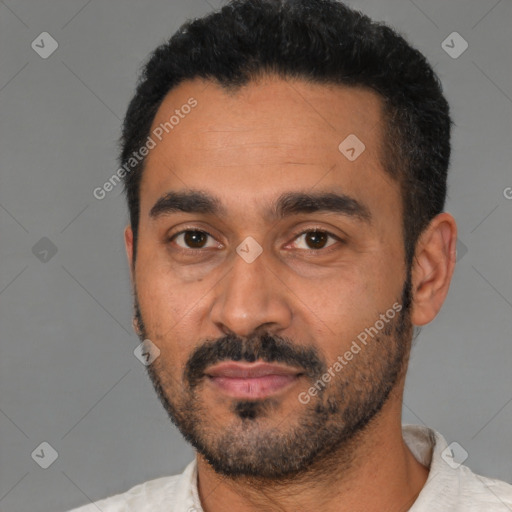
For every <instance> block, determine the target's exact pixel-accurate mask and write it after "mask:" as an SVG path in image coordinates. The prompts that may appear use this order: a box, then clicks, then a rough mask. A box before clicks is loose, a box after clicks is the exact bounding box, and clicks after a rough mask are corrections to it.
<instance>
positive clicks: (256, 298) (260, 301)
mask: <svg viewBox="0 0 512 512" xmlns="http://www.w3.org/2000/svg"><path fill="white" fill-rule="evenodd" d="M251 243H252V242H251V241H250V240H249V241H244V242H242V243H241V244H240V246H239V247H238V248H237V253H236V254H234V255H233V256H234V257H233V264H232V267H231V270H230V271H229V272H228V273H227V274H226V275H225V277H224V278H223V279H221V281H220V282H219V285H218V290H217V291H216V294H215V299H214V300H215V303H214V305H213V307H212V310H211V315H212V318H211V319H212V321H213V322H214V323H215V324H216V325H217V326H218V327H219V328H220V329H222V330H223V331H225V332H228V331H232V332H234V333H235V334H237V335H239V336H242V337H247V336H250V335H251V333H253V332H254V331H256V330H257V329H258V328H260V327H261V326H263V325H265V326H266V327H267V328H272V329H273V330H279V329H283V328H286V327H287V326H288V325H289V323H290V321H291V311H290V307H289V304H288V303H287V300H286V294H285V293H284V290H285V287H284V285H283V284H282V283H280V281H279V280H278V279H277V278H276V276H275V275H274V273H273V272H272V271H271V270H270V268H269V261H268V258H266V256H265V255H264V254H263V253H262V252H261V247H260V249H259V250H257V248H256V247H255V245H251ZM255 251H256V252H255ZM258 252H259V254H258Z"/></svg>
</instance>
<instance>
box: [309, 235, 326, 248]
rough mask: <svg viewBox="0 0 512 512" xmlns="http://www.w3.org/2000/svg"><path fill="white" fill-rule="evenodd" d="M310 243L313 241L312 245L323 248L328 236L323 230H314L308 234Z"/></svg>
mask: <svg viewBox="0 0 512 512" xmlns="http://www.w3.org/2000/svg"><path fill="white" fill-rule="evenodd" d="M306 237H307V241H308V243H309V242H311V244H310V245H312V246H313V247H314V248H315V249H319V248H322V247H323V245H324V243H325V241H326V239H327V236H326V234H325V233H322V232H321V231H312V232H310V233H308V234H307V235H306Z"/></svg>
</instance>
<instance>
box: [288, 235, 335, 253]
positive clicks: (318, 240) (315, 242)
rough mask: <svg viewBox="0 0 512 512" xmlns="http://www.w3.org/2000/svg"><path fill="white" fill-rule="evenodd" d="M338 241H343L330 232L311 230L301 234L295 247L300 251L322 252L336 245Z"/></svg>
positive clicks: (296, 240)
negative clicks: (330, 240)
mask: <svg viewBox="0 0 512 512" xmlns="http://www.w3.org/2000/svg"><path fill="white" fill-rule="evenodd" d="M329 239H332V242H329ZM336 241H340V242H341V241H342V240H341V239H340V238H338V237H337V236H335V235H333V234H332V233H329V232H328V231H321V230H309V231H303V232H302V233H300V234H299V235H298V236H297V237H296V239H295V242H294V245H295V247H296V248H298V249H306V250H313V251H320V250H322V249H325V248H327V247H330V246H331V245H333V244H335V243H336Z"/></svg>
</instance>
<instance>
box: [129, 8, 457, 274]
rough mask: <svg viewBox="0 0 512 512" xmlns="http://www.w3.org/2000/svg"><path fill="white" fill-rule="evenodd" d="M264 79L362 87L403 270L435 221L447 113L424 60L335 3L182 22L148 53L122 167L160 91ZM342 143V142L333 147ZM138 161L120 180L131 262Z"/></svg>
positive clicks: (140, 139) (229, 12)
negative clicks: (398, 230) (389, 185)
mask: <svg viewBox="0 0 512 512" xmlns="http://www.w3.org/2000/svg"><path fill="white" fill-rule="evenodd" d="M265 74H274V75H276V76H278V77H280V78H284V79H287V78H291V79H300V80H303V81H305V82H309V83H318V84H338V85H343V86H348V87H361V88H367V89H370V90H372V91H374V92H376V93H377V94H378V95H379V96H380V98H381V99H382V105H383V110H382V112H383V119H384V123H385V128H384V133H385V135H384V140H383V141H382V142H383V147H382V151H381V152H382V157H381V158H382V165H383V167H384V169H385V171H386V172H387V173H389V175H391V176H392V177H393V178H394V179H395V180H397V181H398V182H399V184H400V188H401V196H402V206H403V212H404V215H403V232H404V244H405V253H406V262H407V264H408V265H410V263H411V262H412V258H413V256H414V249H415V246H416V242H417V240H418V237H419V235H420V234H421V232H422V231H423V230H424V229H425V227H426V226H427V225H428V223H429V222H430V220H431V219H432V218H433V217H434V216H435V215H437V214H438V213H441V212H442V211H443V208H444V204H445V198H446V181H447V173H448V166H449V160H450V129H451V125H452V121H451V119H450V114H449V106H448V103H447V101H446V99H445V98H444V96H443V93H442V86H441V83H440V81H439V79H438V77H437V75H436V74H435V72H434V70H433V69H432V67H431V66H430V64H429V63H428V62H427V60H426V58H425V57H424V56H423V55H422V54H421V53H420V52H419V51H418V50H417V49H415V48H413V47H412V46H411V45H410V44H408V43H407V42H406V40H405V39H404V38H403V37H402V36H401V35H400V34H398V33H397V32H396V31H395V30H393V29H392V28H390V27H388V26H387V25H385V24H383V23H377V22H374V21H372V20H371V19H370V18H369V17H368V16H366V15H364V14H362V13H360V12H358V11H356V10H354V9H351V8H349V7H347V6H346V5H344V4H343V3H341V2H338V1H336V0H233V1H231V2H230V3H228V4H227V5H226V6H224V7H223V8H222V9H220V10H219V11H215V12H212V13H210V14H209V15H207V16H205V17H203V18H198V19H194V20H189V21H187V22H186V23H184V24H183V25H182V26H181V27H180V28H179V30H178V31H177V32H176V33H175V34H174V35H173V36H172V37H171V38H170V39H169V40H168V42H166V43H165V44H162V45H161V46H159V47H158V48H156V49H155V50H154V51H153V52H152V54H151V55H150V56H149V59H148V61H147V63H146V64H145V66H144V67H143V70H142V73H141V75H140V77H139V81H138V84H137V88H136V92H135V95H134V97H133V98H132V100H131V102H130V104H129V106H128V110H127V113H126V116H125V119H124V124H123V131H122V137H121V141H120V145H121V150H120V164H121V165H124V166H125V168H126V163H127V162H128V161H129V160H130V158H131V156H132V154H133V152H135V151H138V150H139V149H140V148H141V147H142V146H143V145H144V144H145V142H146V140H147V137H148V136H149V134H150V130H151V125H152V122H153V120H154V118H155V115H156V113H157V110H158V108H159V106H160V105H161V103H162V101H163V99H164V97H165V96H166V95H167V93H168V92H169V91H170V90H171V89H173V88H175V87H176V86H177V85H179V84H180V83H182V82H184V81H185V80H192V79H195V78H202V79H206V80H210V81H214V82H216V83H218V84H220V85H221V86H222V87H224V88H225V89H226V90H231V91H232V90H237V89H238V88H240V87H242V86H244V85H246V84H248V83H249V82H251V80H255V79H256V78H258V77H261V76H263V75H265ZM340 142H341V141H340ZM144 163H145V159H141V160H140V161H137V162H136V164H134V166H133V169H132V170H131V171H130V172H127V173H126V174H125V176H124V192H125V194H126V198H127V202H128V209H129V213H130V223H131V227H132V230H133V233H134V257H133V261H134V262H135V257H136V247H137V231H138V227H139V215H140V194H139V189H140V182H141V177H142V172H143V169H144Z"/></svg>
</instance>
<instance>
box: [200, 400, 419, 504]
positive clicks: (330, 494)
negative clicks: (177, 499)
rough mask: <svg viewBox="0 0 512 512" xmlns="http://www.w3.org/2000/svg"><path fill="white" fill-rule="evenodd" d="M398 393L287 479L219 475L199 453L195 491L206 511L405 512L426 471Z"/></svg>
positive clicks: (417, 492) (417, 491) (412, 500)
mask: <svg viewBox="0 0 512 512" xmlns="http://www.w3.org/2000/svg"><path fill="white" fill-rule="evenodd" d="M401 403H402V400H401V393H400V394H399V395H398V394H396V392H395V393H394V394H392V396H391V397H390V399H389V400H388V402H387V403H386V404H385V405H384V407H383V409H382V410H381V411H380V413H379V414H378V415H377V416H376V417H375V418H374V419H373V420H372V421H371V423H370V424H369V425H368V426H367V428H366V429H365V430H364V432H363V433H361V434H360V435H358V436H356V437H355V438H353V439H352V440H351V441H350V442H348V443H346V444H345V445H343V446H342V447H341V448H340V449H338V450H337V451H335V452H332V453H329V454H328V455H327V456H325V457H323V458H321V460H318V461H316V462H315V464H314V465H313V466H311V467H310V468H309V470H308V471H307V473H305V474H302V475H301V476H299V477H293V478H290V479H287V480H286V481H271V480H261V479H254V478H249V477H240V478H228V477H225V476H223V475H219V474H217V473H216V472H215V471H214V470H213V469H212V468H211V466H210V465H209V464H208V463H207V461H206V460H205V459H204V458H203V457H202V456H201V455H200V454H198V455H197V468H198V490H199V496H200V499H201V503H202V507H203V510H204V511H205V512H222V511H224V510H226V506H225V504H226V503H229V504H230V507H229V508H230V509H233V510H237V511H239V512H256V511H261V510H280V511H283V512H292V511H297V510H322V511H323V512H331V511H332V512H334V511H336V512H348V511H351V512H363V511H364V512H374V511H375V512H377V511H382V510H389V511H396V512H405V511H406V510H409V508H410V507H411V506H412V503H414V501H415V499H416V497H417V496H418V494H419V492H420V491H421V489H422V487H423V485H424V484H425V481H426V479H427V476H428V470H427V469H426V468H425V467H424V466H422V465H421V464H420V463H419V462H418V461H417V460H416V459H415V458H414V456H413V455H412V453H411V452H410V450H409V449H408V447H407V445H406V444H405V442H404V440H403V437H402V426H401Z"/></svg>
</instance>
